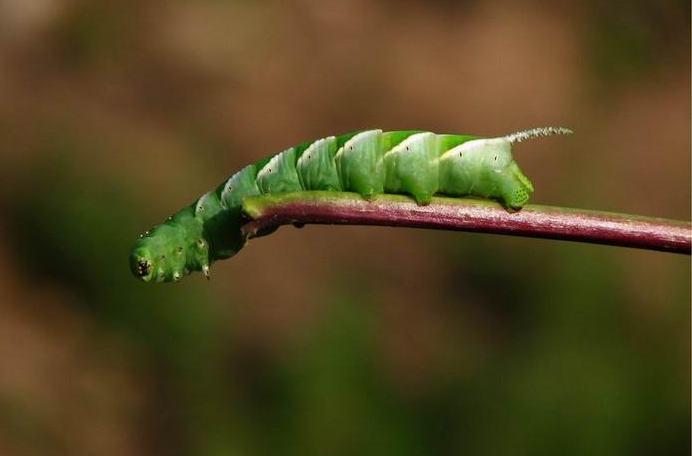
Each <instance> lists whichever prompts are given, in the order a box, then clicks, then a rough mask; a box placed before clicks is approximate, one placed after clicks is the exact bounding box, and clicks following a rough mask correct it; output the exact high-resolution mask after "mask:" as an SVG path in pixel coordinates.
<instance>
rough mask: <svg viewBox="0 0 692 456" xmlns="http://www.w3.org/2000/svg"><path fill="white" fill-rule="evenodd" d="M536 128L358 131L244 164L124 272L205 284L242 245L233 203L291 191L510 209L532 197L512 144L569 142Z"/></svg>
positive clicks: (154, 232) (133, 257) (172, 222)
mask: <svg viewBox="0 0 692 456" xmlns="http://www.w3.org/2000/svg"><path fill="white" fill-rule="evenodd" d="M569 133H572V131H571V130H569V129H567V128H563V127H543V128H534V129H530V130H525V131H520V132H517V133H513V134H510V135H507V136H503V137H498V138H483V137H480V136H474V135H453V134H435V133H432V132H429V131H420V130H406V131H388V132H383V131H382V130H364V131H357V132H353V133H347V134H343V135H339V136H328V137H326V138H322V139H318V140H316V141H310V142H305V143H303V144H300V145H298V146H295V147H290V148H288V149H286V150H284V151H282V152H279V153H278V154H275V155H273V156H269V157H266V158H264V159H263V160H260V161H259V162H258V163H256V164H254V165H249V166H246V167H245V168H243V169H241V170H240V171H238V172H237V173H235V174H233V175H232V176H231V177H230V178H228V179H227V180H226V181H224V182H223V183H221V185H219V186H218V187H217V188H216V189H215V190H212V191H210V192H207V193H205V194H204V195H202V196H201V197H200V198H199V199H198V200H197V201H195V202H194V203H192V204H191V205H189V206H187V207H185V208H183V209H182V210H180V211H179V212H177V213H176V214H175V215H173V216H171V217H169V218H168V220H167V221H166V222H164V223H162V224H160V225H158V226H156V227H154V228H153V229H151V231H147V232H146V233H144V234H143V235H141V236H140V238H139V239H138V240H137V241H136V243H135V245H134V246H133V248H132V251H131V254H130V268H131V270H132V272H133V274H134V275H135V276H136V277H137V278H139V279H141V280H143V281H145V282H170V281H178V280H180V279H181V278H182V277H183V276H184V275H187V274H189V273H190V272H192V271H202V272H203V273H204V275H205V276H207V278H209V267H210V266H211V264H212V263H213V262H214V261H216V260H220V259H224V258H229V257H231V256H233V255H235V254H236V253H238V251H239V250H240V249H241V248H242V247H243V246H244V245H245V242H246V239H245V238H244V237H243V236H242V234H241V230H240V229H241V223H242V213H241V205H242V202H243V199H245V198H246V197H248V196H253V195H260V194H267V193H283V192H293V191H301V190H329V191H335V192H341V191H350V192H356V193H359V194H360V195H362V196H363V197H365V198H366V199H371V198H372V197H373V196H374V195H377V194H381V193H403V194H408V195H411V196H412V197H413V198H414V199H415V200H416V202H417V203H418V204H420V205H425V204H428V203H430V201H431V199H432V197H433V195H436V194H441V195H447V196H464V195H473V196H477V197H482V198H492V199H497V200H499V201H501V202H502V203H503V204H504V206H505V207H506V208H507V209H509V210H519V209H521V208H522V207H523V206H524V205H525V204H526V203H527V201H528V199H529V195H530V194H531V193H532V192H533V191H534V188H533V184H532V183H531V181H530V180H529V179H528V177H526V176H525V175H524V173H522V171H521V170H520V169H519V166H518V165H517V163H516V162H515V161H514V159H513V157H512V145H513V144H515V143H519V142H522V141H524V140H527V139H531V138H536V137H540V136H548V135H553V134H569Z"/></svg>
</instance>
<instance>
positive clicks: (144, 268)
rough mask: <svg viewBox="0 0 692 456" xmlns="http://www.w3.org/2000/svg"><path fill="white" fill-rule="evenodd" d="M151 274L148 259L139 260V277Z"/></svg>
mask: <svg viewBox="0 0 692 456" xmlns="http://www.w3.org/2000/svg"><path fill="white" fill-rule="evenodd" d="M148 275H149V262H148V261H144V260H143V261H138V262H137V278H140V279H141V278H142V277H146V276H148Z"/></svg>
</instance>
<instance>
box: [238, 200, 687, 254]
mask: <svg viewBox="0 0 692 456" xmlns="http://www.w3.org/2000/svg"><path fill="white" fill-rule="evenodd" d="M243 211H244V212H245V214H246V215H247V216H248V217H249V219H248V220H247V221H246V223H245V224H244V225H243V227H242V230H243V233H244V234H245V235H246V236H247V237H248V238H252V237H257V236H261V235H263V234H267V233H269V232H271V231H273V230H274V229H276V228H278V227H279V226H281V225H288V224H293V225H298V226H301V225H305V224H335V225H381V226H397V227H411V228H428V229H439V230H453V231H478V232H483V233H495V234H508V235H513V236H528V237H538V238H547V239H561V240H569V241H578V242H590V243H593V244H608V245H619V246H626V247H634V248H639V249H650V250H660V251H666V252H675V253H683V254H687V255H689V254H690V244H691V242H692V228H691V226H690V222H687V221H679V220H670V219H663V218H654V217H645V216H640V215H630V214H617V213H612V212H598V211H589V210H582V209H573V208H565V207H553V206H539V205H533V204H529V205H526V206H525V207H524V208H523V209H522V210H521V211H518V212H508V211H507V210H506V209H504V208H503V207H502V206H501V205H500V204H498V203H497V202H494V201H490V200H482V199H473V198H434V199H433V202H432V203H431V204H429V205H427V206H419V205H417V204H416V203H415V202H414V201H413V200H412V199H411V198H408V197H406V196H402V195H378V196H376V197H374V198H373V199H372V200H371V201H367V200H365V199H363V198H362V197H361V196H359V195H357V194H355V193H340V192H315V191H313V192H295V193H284V194H274V195H263V196H255V197H250V198H246V199H245V201H244V202H243Z"/></svg>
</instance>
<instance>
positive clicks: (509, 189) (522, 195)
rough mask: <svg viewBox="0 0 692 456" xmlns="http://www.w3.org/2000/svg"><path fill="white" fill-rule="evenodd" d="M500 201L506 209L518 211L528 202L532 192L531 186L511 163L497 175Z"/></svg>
mask: <svg viewBox="0 0 692 456" xmlns="http://www.w3.org/2000/svg"><path fill="white" fill-rule="evenodd" d="M498 179H499V182H498V183H499V185H498V187H499V190H500V199H501V200H502V202H503V203H504V205H505V207H507V208H508V209H513V210H519V209H521V208H522V207H524V205H525V204H526V203H527V202H528V201H529V195H530V194H531V193H532V192H533V184H532V183H531V181H530V180H529V178H528V177H526V176H525V175H524V173H522V172H521V170H520V169H519V166H517V164H516V162H514V161H512V162H511V163H510V165H509V166H508V167H507V168H505V170H504V171H503V172H502V173H500V174H499V177H498Z"/></svg>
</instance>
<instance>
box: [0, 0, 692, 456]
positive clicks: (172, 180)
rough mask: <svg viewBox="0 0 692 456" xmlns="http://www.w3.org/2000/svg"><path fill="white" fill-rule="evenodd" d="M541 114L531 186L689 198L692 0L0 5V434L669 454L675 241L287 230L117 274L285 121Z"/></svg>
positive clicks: (676, 389) (634, 209)
mask: <svg viewBox="0 0 692 456" xmlns="http://www.w3.org/2000/svg"><path fill="white" fill-rule="evenodd" d="M539 125H564V126H569V127H572V128H573V129H574V130H575V132H576V134H575V135H574V136H571V137H561V138H551V139H546V140H542V141H535V142H530V143H526V144H522V145H521V146H519V147H518V148H517V150H516V153H515V154H516V156H517V157H518V160H519V162H520V163H521V166H522V168H523V169H524V171H525V172H526V173H527V174H528V175H529V176H530V177H531V178H532V180H533V182H534V184H535V186H536V189H537V191H536V193H535V194H534V196H533V200H532V201H533V202H537V203H544V204H555V205H562V206H575V207H583V208H591V209H602V210H614V211H620V212H631V213H640V214H645V215H653V216H663V217H672V218H679V219H687V220H689V219H690V3H689V2H688V1H686V0H685V1H677V0H667V1H660V0H638V1H630V2H600V1H596V0H591V1H566V0H565V1H553V2H538V1H529V0H527V1H510V0H494V1H487V2H486V1H472V0H467V1H458V2H455V1H452V0H438V1H428V2H420V3H413V2H401V1H400V2H395V1H383V2H373V1H366V0H351V1H332V0H328V1H307V0H295V1H288V2H278V1H270V2H258V1H250V0H244V1H235V2H222V1H216V0H207V1H196V2H193V1H174V0H156V1H149V2H141V1H135V0H131V1H120V2H116V1H114V0H113V1H98V2H97V1H78V0H1V1H0V170H1V171H2V172H1V173H0V211H1V212H2V216H0V454H2V455H20V456H21V455H230V454H237V455H272V454H288V455H301V456H303V455H339V454H343V455H352V454H373V455H374V454H377V455H385V454H392V455H394V454H396V455H448V454H460V453H467V454H477V455H481V454H494V455H499V454H513V455H529V454H531V455H539V454H545V455H554V454H564V455H571V454H574V455H577V454H580V455H586V454H588V455H601V454H602V455H610V456H616V455H649V454H679V455H687V454H689V452H690V421H689V415H690V344H689V339H690V261H689V257H685V256H679V255H672V254H663V253H654V252H643V251H635V250H630V249H623V248H614V247H602V246H590V245H581V244H570V243H563V242H556V241H546V240H530V239H520V238H508V237H502V236H489V235H480V234H464V233H442V232H428V231H422V230H405V229H385V228H359V227H312V226H310V227H306V228H305V229H303V230H295V229H289V228H283V229H281V230H279V231H278V232H277V233H275V234H273V235H272V236H269V237H266V238H262V239H260V240H256V241H253V242H251V244H250V245H249V246H248V247H247V248H246V249H245V250H243V252H242V253H241V254H240V255H238V256H237V257H235V258H233V259H231V260H228V261H224V262H220V263H217V264H216V265H215V267H214V270H213V276H214V277H213V279H212V281H211V282H210V283H207V282H206V281H205V280H204V278H203V277H202V276H201V275H200V274H197V275H196V276H191V277H189V278H187V279H185V280H184V281H183V282H182V283H180V284H177V285H160V286H157V285H146V284H142V283H139V282H137V281H136V280H135V279H133V278H132V277H131V276H130V273H129V270H128V267H127V255H128V251H129V247H130V245H131V243H132V242H133V241H134V239H135V238H136V236H137V235H138V234H139V232H140V231H142V230H143V229H146V228H147V227H149V226H150V225H152V224H154V223H156V222H159V221H162V220H164V218H165V217H166V216H167V215H168V214H170V213H172V212H174V211H176V210H177V209H179V208H180V207H182V206H183V205H185V204H188V203H190V202H191V201H192V200H193V199H195V198H196V197H197V196H198V195H200V194H202V193H203V192H204V191H206V190H208V189H210V188H213V187H215V186H216V185H217V184H218V183H219V182H220V181H221V180H222V179H224V178H225V177H227V176H228V175H230V174H231V173H232V172H233V171H235V170H236V169H238V168H240V167H241V166H244V165H245V164H248V163H250V162H252V161H255V160H257V159H258V158H260V157H263V156H265V155H267V154H269V153H272V152H275V151H278V150H281V149H283V148H285V147H286V146H289V145H292V144H296V143H298V142H301V141H304V140H308V139H314V138H317V137H322V136H326V135H329V134H337V133H342V132H346V131H350V130H355V129H361V128H368V127H379V128H384V129H408V128H419V129H430V130H433V131H438V132H454V133H471V134H479V135H489V136H492V135H502V134H506V133H509V132H511V131H514V130H517V129H523V128H526V127H532V126H539Z"/></svg>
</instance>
